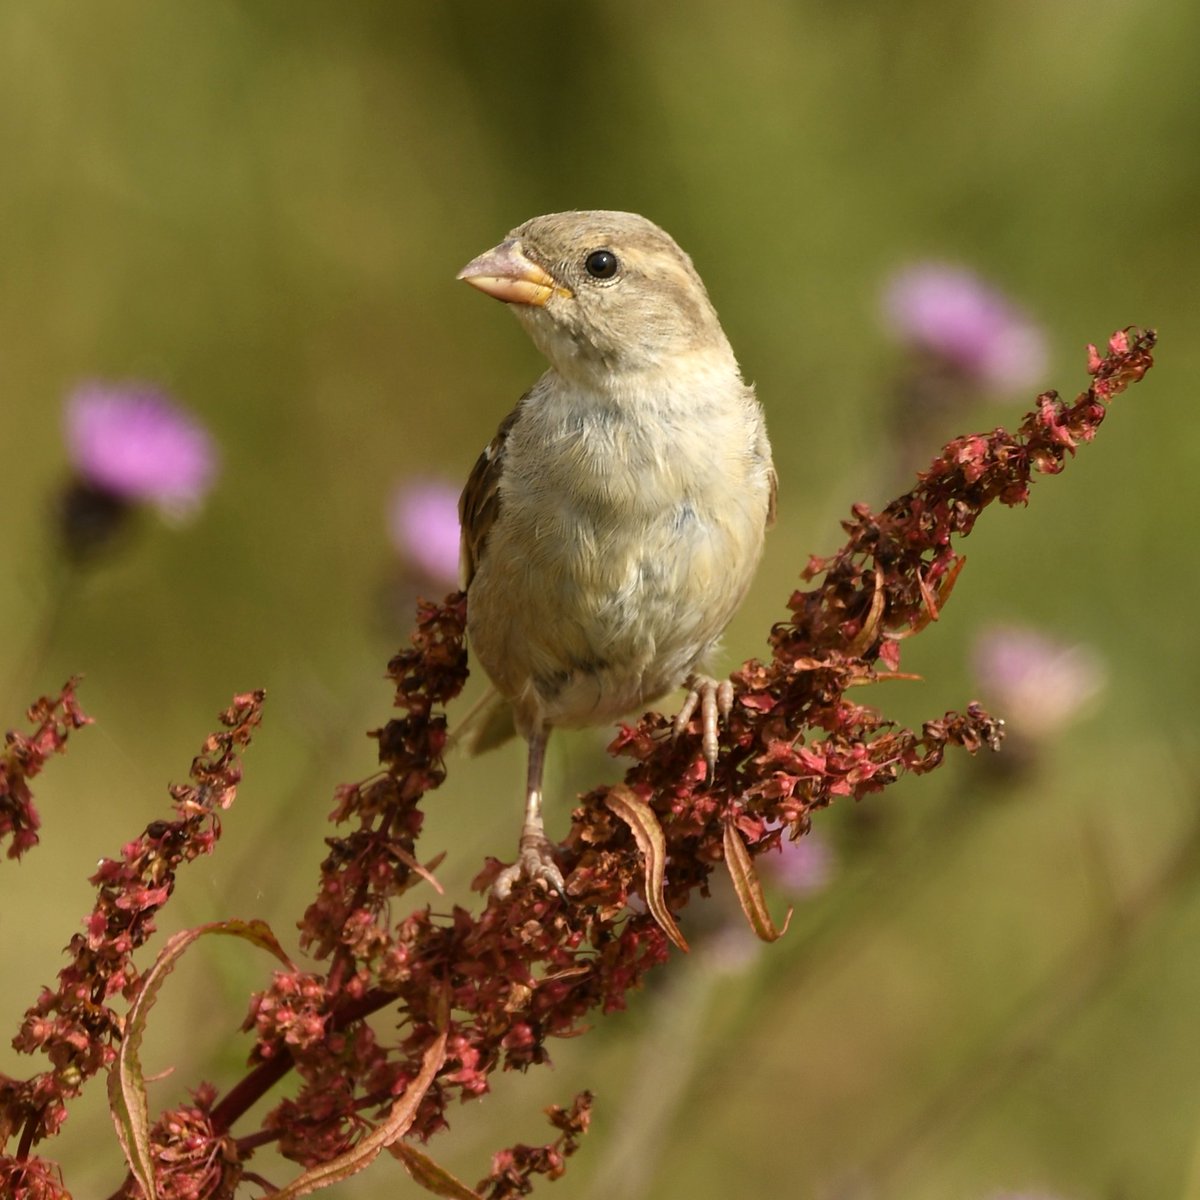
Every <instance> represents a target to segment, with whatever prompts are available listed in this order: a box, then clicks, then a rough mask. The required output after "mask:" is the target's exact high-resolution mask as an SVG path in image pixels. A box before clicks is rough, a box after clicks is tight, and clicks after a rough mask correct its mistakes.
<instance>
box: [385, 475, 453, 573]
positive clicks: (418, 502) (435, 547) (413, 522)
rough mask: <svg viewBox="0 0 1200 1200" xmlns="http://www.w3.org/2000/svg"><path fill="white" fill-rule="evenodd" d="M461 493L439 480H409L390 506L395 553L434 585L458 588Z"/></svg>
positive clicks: (393, 497) (394, 495)
mask: <svg viewBox="0 0 1200 1200" xmlns="http://www.w3.org/2000/svg"><path fill="white" fill-rule="evenodd" d="M458 493H459V489H458V488H457V487H454V486H453V485H451V484H449V483H445V482H444V481H442V480H440V479H423V480H410V481H407V482H405V483H402V484H400V485H399V486H398V487H397V488H396V489H395V491H394V492H393V493H392V498H391V501H390V502H389V505H388V532H389V534H390V535H391V539H392V544H393V545H394V546H395V547H396V550H397V551H398V552H399V554H400V555H401V556H402V557H403V558H404V559H405V560H406V561H407V562H409V563H411V564H412V565H413V566H414V567H416V568H417V570H418V571H420V572H421V574H423V575H425V576H426V577H427V578H428V579H429V580H430V581H431V582H434V583H437V584H441V585H444V586H446V587H450V588H454V587H457V586H458V541H459V523H458Z"/></svg>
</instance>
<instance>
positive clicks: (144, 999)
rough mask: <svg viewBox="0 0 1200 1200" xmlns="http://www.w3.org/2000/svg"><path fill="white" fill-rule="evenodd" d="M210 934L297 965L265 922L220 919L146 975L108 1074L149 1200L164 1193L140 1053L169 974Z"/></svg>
mask: <svg viewBox="0 0 1200 1200" xmlns="http://www.w3.org/2000/svg"><path fill="white" fill-rule="evenodd" d="M210 933H220V934H226V935H228V936H231V937H238V938H242V939H244V940H245V941H248V942H253V943H254V945H256V946H261V947H262V948H263V949H264V950H268V951H270V952H271V953H272V954H273V955H274V956H275V957H276V958H277V959H279V961H280V962H282V963H284V964H285V965H286V966H288V967H290V966H291V965H292V963H291V961H290V959H289V958H288V956H287V955H286V954H285V953H284V951H283V947H282V946H280V944H279V942H278V941H277V940H276V938H275V935H274V934H273V933H272V932H271V930H270V927H269V926H268V925H267V924H266V923H265V922H263V921H215V922H213V923H211V924H209V925H198V926H197V927H196V928H195V929H185V930H183V931H182V932H181V933H177V934H175V935H174V936H173V937H171V938H169V939H168V940H167V944H166V945H165V946H164V947H163V949H162V952H161V953H160V954H159V956H158V958H157V959H155V961H154V965H153V966H152V967H151V968H150V970H149V971H147V972H146V974H145V976H144V977H143V979H142V982H141V986H140V987H139V988H138V992H137V995H136V996H135V997H134V998H133V1004H132V1005H131V1006H130V1008H129V1015H128V1016H127V1017H126V1018H125V1036H124V1037H123V1038H122V1039H121V1045H120V1048H119V1049H118V1051H117V1058H116V1061H115V1062H114V1063H113V1065H112V1067H111V1069H110V1070H109V1072H108V1106H109V1111H110V1112H111V1114H112V1119H113V1125H114V1126H116V1130H117V1141H119V1142H120V1143H121V1149H122V1151H123V1152H124V1154H125V1161H126V1162H127V1163H128V1164H129V1170H130V1173H131V1174H132V1175H133V1177H134V1179H135V1180H137V1182H138V1184H139V1185H140V1186H141V1189H142V1191H143V1192H144V1193H145V1194H146V1198H147V1200H156V1198H157V1196H158V1191H157V1189H156V1187H155V1184H154V1152H153V1150H152V1148H151V1146H150V1105H149V1102H148V1100H147V1098H146V1077H145V1075H144V1074H143V1073H142V1064H141V1061H140V1060H139V1058H138V1052H139V1051H140V1050H141V1047H142V1036H143V1035H144V1034H145V1032H146V1020H147V1018H148V1017H149V1015H150V1010H151V1009H152V1008H153V1007H154V1004H155V1001H156V1000H157V999H158V993H159V990H160V989H161V988H162V985H163V983H164V982H165V981H166V978H167V976H168V975H170V973H171V972H172V971H173V970H174V969H175V964H176V963H177V962H178V961H179V959H180V956H181V955H182V954H183V952H184V951H185V950H186V949H187V948H188V947H189V946H191V945H192V943H193V942H195V941H197V940H199V939H200V938H202V937H204V936H205V935H206V934H210Z"/></svg>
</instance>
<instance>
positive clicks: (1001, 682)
mask: <svg viewBox="0 0 1200 1200" xmlns="http://www.w3.org/2000/svg"><path fill="white" fill-rule="evenodd" d="M972 657H973V660H974V662H973V665H974V672H975V677H976V679H977V681H978V683H979V686H980V688H981V689H982V691H983V692H984V695H985V697H986V698H987V699H988V700H989V701H990V702H991V703H993V704H994V705H995V707H996V710H997V711H998V713H999V715H1001V716H1002V717H1004V719H1005V722H1006V723H1007V724H1008V725H1009V727H1010V728H1011V729H1012V731H1013V732H1014V733H1020V734H1024V735H1026V736H1028V737H1031V738H1046V737H1048V736H1050V735H1052V734H1054V733H1057V732H1058V731H1059V730H1060V729H1062V728H1063V727H1064V726H1065V725H1067V724H1069V723H1070V721H1071V720H1073V719H1074V718H1075V717H1076V716H1078V714H1079V713H1080V711H1081V710H1082V709H1083V708H1084V706H1085V705H1086V704H1087V703H1088V702H1089V701H1090V700H1092V699H1094V698H1095V697H1096V696H1097V695H1098V694H1099V693H1100V692H1101V690H1102V689H1103V688H1104V685H1105V682H1106V671H1105V668H1104V663H1103V661H1102V660H1101V658H1100V656H1099V655H1098V654H1097V653H1096V652H1095V651H1094V650H1093V649H1092V648H1091V647H1090V646H1084V645H1078V644H1074V645H1072V644H1069V643H1066V642H1059V641H1056V640H1055V639H1054V638H1051V637H1049V636H1047V635H1046V634H1043V633H1040V632H1038V631H1037V630H1035V629H1028V628H1021V627H1018V626H997V627H995V628H993V629H990V630H987V631H985V632H984V633H983V634H982V635H981V636H980V637H979V639H978V640H977V642H976V644H975V648H974V652H973V656H972Z"/></svg>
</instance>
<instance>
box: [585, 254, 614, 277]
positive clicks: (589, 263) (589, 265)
mask: <svg viewBox="0 0 1200 1200" xmlns="http://www.w3.org/2000/svg"><path fill="white" fill-rule="evenodd" d="M583 265H584V268H585V269H586V271H587V273H588V274H589V275H590V276H591V277H592V278H593V279H611V278H612V277H613V276H614V275H615V274H616V273H617V267H618V266H619V265H620V264H619V263H618V262H617V256H616V255H615V254H614V253H613V252H612V251H611V250H593V251H592V252H591V254H589V255H588V256H587V258H586V259H584V262H583Z"/></svg>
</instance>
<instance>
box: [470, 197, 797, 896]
mask: <svg viewBox="0 0 1200 1200" xmlns="http://www.w3.org/2000/svg"><path fill="white" fill-rule="evenodd" d="M458 278H459V279H462V280H465V281H466V282H467V283H469V284H470V285H471V286H472V287H475V288H478V289H479V291H481V292H483V293H484V294H485V295H488V296H493V297H495V298H496V299H497V300H501V301H503V302H504V303H505V304H507V305H508V307H509V308H510V309H511V310H512V312H513V313H514V314H515V315H516V317H517V319H518V320H519V321H520V322H521V324H522V325H523V326H524V327H525V330H526V332H527V333H528V334H529V336H530V338H531V339H532V340H533V343H534V345H535V346H536V347H537V349H538V350H539V351H540V352H541V353H542V355H543V356H544V357H545V358H546V360H547V361H548V363H549V369H548V370H547V371H546V372H545V374H543V375H542V376H541V378H540V379H538V381H537V382H536V383H535V384H534V385H533V387H531V388H530V389H529V391H527V392H526V393H525V395H524V396H522V397H521V399H520V401H519V402H518V403H517V406H516V408H514V409H513V411H512V412H511V413H509V414H508V416H507V417H505V419H504V420H503V421H502V422H501V423H500V428H499V430H498V432H497V433H496V436H495V437H494V438H493V439H492V441H491V444H490V445H489V446H488V447H487V448H486V449H485V450H484V452H483V453H482V454H481V455H480V457H479V460H478V461H477V462H476V464H475V467H474V469H473V470H472V471H471V474H470V477H469V479H468V480H467V484H466V487H465V489H464V490H463V493H462V497H461V499H460V501H459V517H460V520H461V525H462V540H461V571H462V582H463V586H464V588H465V589H466V593H467V637H468V641H469V644H470V646H471V649H472V651H473V653H474V656H475V658H476V659H477V661H478V662H479V663H480V664H481V665H482V666H483V669H484V670H485V671H486V672H487V674H488V676H489V678H490V679H491V682H492V684H493V686H494V693H493V694H491V695H490V697H488V698H485V701H487V702H488V703H491V704H492V705H493V714H494V712H495V706H496V705H500V706H503V707H504V708H506V709H508V710H510V711H511V716H512V721H513V725H514V726H515V730H516V732H518V733H519V734H520V735H521V736H522V737H524V739H525V740H526V742H527V743H528V750H529V754H528V769H527V774H526V789H525V820H524V824H523V827H522V830H521V837H520V842H519V853H518V857H517V861H516V862H515V863H514V864H513V865H512V866H510V867H508V868H506V869H505V870H504V871H503V872H501V874H500V875H499V876H498V878H497V880H496V882H495V884H494V886H493V891H494V893H495V894H496V895H498V896H499V897H501V898H503V897H506V896H507V895H508V894H509V893H510V892H511V890H512V888H513V887H514V885H515V884H517V883H518V882H519V881H520V880H523V879H528V880H533V881H540V882H541V883H542V884H543V885H545V886H547V887H549V888H552V889H554V890H555V891H557V892H559V893H560V894H564V887H563V877H562V873H561V871H560V870H559V867H558V865H557V864H556V863H555V861H554V857H553V853H552V847H551V844H550V842H549V841H548V840H547V838H546V836H545V831H544V826H543V821H542V774H543V767H544V764H545V757H546V742H547V739H548V738H549V736H550V731H551V730H552V729H555V728H560V727H561V728H581V727H585V726H590V725H597V724H602V723H606V722H609V721H614V720H615V719H617V718H618V717H621V716H623V715H624V714H626V713H628V712H630V710H632V709H635V708H637V707H639V706H642V705H647V704H649V703H651V702H653V701H655V700H657V699H659V698H660V697H662V696H664V695H666V694H667V693H669V692H672V691H674V690H675V689H677V688H679V687H680V686H681V685H684V684H685V683H686V685H687V687H688V695H687V699H686V700H685V702H684V705H683V707H682V708H681V710H680V712H679V715H678V716H677V718H676V720H675V725H674V729H675V733H676V735H678V734H679V733H681V732H682V731H683V730H684V729H685V728H686V726H687V723H688V721H689V720H690V719H691V716H692V714H693V713H694V712H695V710H696V708H697V706H699V707H700V710H701V717H702V751H703V754H704V758H705V760H706V763H707V766H708V772H709V775H710V777H711V774H712V771H713V769H714V768H715V764H716V759H717V752H718V724H719V717H720V716H726V717H727V716H728V714H729V711H730V708H731V706H732V702H733V688H732V684H731V683H730V681H729V680H725V681H723V682H720V683H718V682H717V681H716V680H714V679H712V678H711V677H709V676H708V675H706V674H704V667H705V665H706V662H707V660H708V659H709V658H710V657H711V655H712V654H713V651H714V650H715V648H716V646H717V644H718V640H719V638H720V636H721V634H722V632H723V631H724V629H725V627H726V625H728V623H729V621H730V619H731V618H732V616H733V614H734V612H735V611H736V609H737V607H738V605H739V604H740V603H741V601H742V598H743V596H744V595H745V593H746V590H747V588H748V587H749V584H750V581H751V578H752V576H753V573H754V570H755V568H756V567H757V565H758V561H759V558H760V557H761V554H762V547H763V535H764V532H765V530H766V528H767V527H768V525H770V523H771V522H772V520H773V518H774V512H775V494H776V478H775V470H774V466H773V465H772V461H771V447H770V443H769V442H768V440H767V431H766V424H765V422H764V419H763V414H762V409H761V407H760V406H759V403H758V401H757V400H756V398H755V395H754V389H753V387H752V386H751V385H749V384H747V383H745V382H744V381H743V379H742V375H741V371H740V369H739V367H738V363H737V360H736V358H735V357H734V354H733V350H732V349H731V348H730V345H729V341H728V339H727V338H726V336H725V333H724V331H723V330H722V328H721V324H720V321H719V320H718V318H717V314H716V311H715V310H714V308H713V306H712V303H711V302H710V300H709V298H708V293H707V292H706V291H705V288H704V284H703V283H702V282H701V280H700V276H699V275H698V274H697V273H696V270H695V268H694V267H693V266H692V261H691V259H690V258H689V257H688V256H687V255H686V254H685V253H684V252H683V251H682V250H681V249H680V248H679V246H678V245H676V243H675V241H674V240H673V239H672V238H671V237H670V236H669V235H668V234H667V233H665V232H664V231H663V230H662V229H660V228H659V227H658V226H657V225H655V224H654V223H653V222H651V221H649V220H647V219H646V218H645V217H642V216H638V215H637V214H636V213H627V212H604V211H592V212H565V213H550V214H548V215H546V216H541V217H534V218H533V219H532V220H530V221H526V222H525V223H524V224H523V225H519V226H518V227H517V228H516V229H514V230H512V232H511V233H510V234H509V235H508V236H507V237H506V238H505V239H504V240H503V241H502V242H500V244H499V245H498V246H495V247H494V248H493V249H491V250H488V251H486V252H485V253H484V254H481V255H480V256H479V257H478V258H475V259H473V260H472V261H471V262H469V263H468V264H467V265H466V266H465V267H464V268H463V269H462V270H461V271H460V272H459V274H458Z"/></svg>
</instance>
